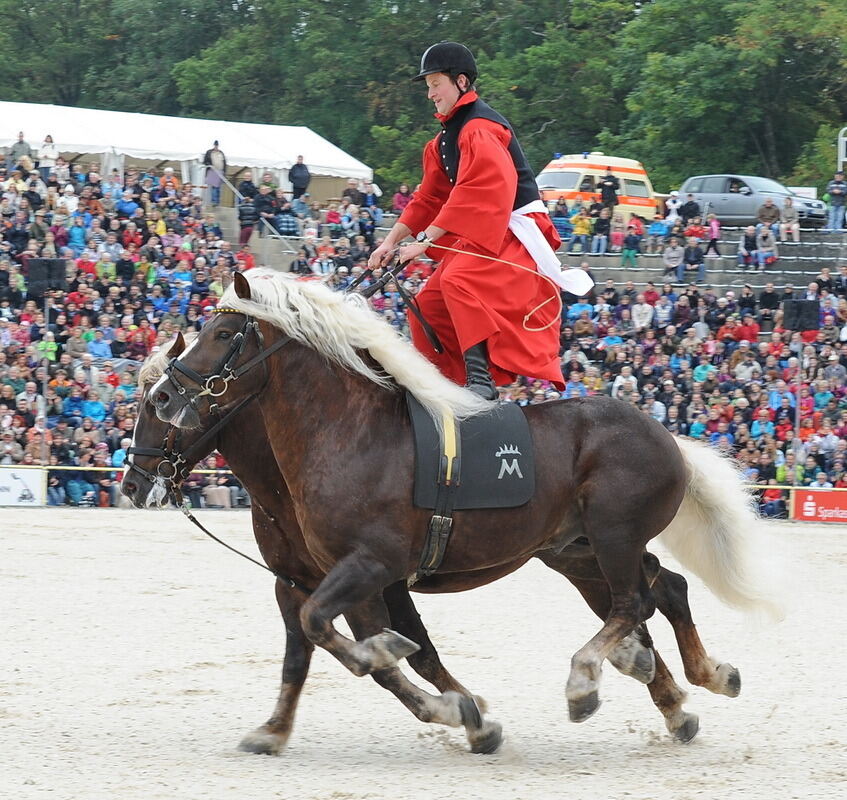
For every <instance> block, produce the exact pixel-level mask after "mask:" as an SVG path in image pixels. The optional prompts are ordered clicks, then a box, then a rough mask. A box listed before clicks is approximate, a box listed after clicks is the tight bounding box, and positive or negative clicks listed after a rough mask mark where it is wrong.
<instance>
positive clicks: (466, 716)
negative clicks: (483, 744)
mask: <svg viewBox="0 0 847 800" xmlns="http://www.w3.org/2000/svg"><path fill="white" fill-rule="evenodd" d="M459 713H460V714H461V715H462V725H464V726H465V728H467V729H468V730H469V731H471V730H473V731H476V730H479V729H480V728H482V714H481V713H480V710H479V706H478V705H477V704H476V700H474V699H473V697H467V696H466V695H459ZM474 752H476V751H474Z"/></svg>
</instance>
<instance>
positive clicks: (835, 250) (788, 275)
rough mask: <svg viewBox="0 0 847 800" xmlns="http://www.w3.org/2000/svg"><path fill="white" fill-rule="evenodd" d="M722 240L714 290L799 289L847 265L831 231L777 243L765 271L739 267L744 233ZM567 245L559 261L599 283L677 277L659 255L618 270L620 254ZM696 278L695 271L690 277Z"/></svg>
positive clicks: (711, 266)
mask: <svg viewBox="0 0 847 800" xmlns="http://www.w3.org/2000/svg"><path fill="white" fill-rule="evenodd" d="M723 233H724V236H723V239H722V240H721V243H720V245H719V246H720V250H721V252H723V253H725V254H726V255H724V256H722V257H721V258H707V259H706V280H705V283H707V284H710V285H712V286H714V287H715V288H716V289H732V288H738V287H741V286H743V285H744V284H745V283H749V284H750V285H751V286H752V287H754V288H761V287H763V286H764V285H765V284H766V283H768V282H773V283H774V284H775V285H776V286H777V287H778V288H779V287H782V286H785V285H786V284H789V283H790V284H793V285H794V286H797V287H800V286H805V285H806V284H808V283H809V282H810V281H813V280H814V279H815V277H816V276H817V275H818V273H819V272H820V271H821V269H822V268H823V267H829V269H830V271H831V273H832V274H833V275H836V274H837V273H838V267H839V265H841V264H847V234H844V233H827V232H822V231H819V230H804V231H802V232H801V236H803V238H804V239H805V241H801V242H800V243H799V244H788V243H781V244H780V245H779V260H778V261H777V262H776V264H773V265H771V266H769V267H768V268H767V269H766V270H765V271H764V272H758V271H753V270H750V269H746V270H745V269H742V268H741V267H739V266H738V261H737V258H736V252H737V249H738V244H737V243H738V239H739V238H740V236H741V231H740V229H732V228H730V229H727V228H724V231H723ZM566 249H567V244H565V245H563V247H562V248H561V249H560V250H559V252H558V253H557V255H558V256H559V260H560V261H561V262H562V263H563V264H566V265H568V266H577V265H578V264H580V263H582V262H583V261H587V262H588V263H589V264H590V265H591V271H592V274H593V275H594V277H595V279H596V280H597V281H598V282H601V281H606V280H609V279H612V280H614V281H615V282H616V283H619V282H624V281H633V282H634V283H635V284H636V286H637V287H642V286H644V285H645V284H646V283H647V281H653V283H656V284H661V283H664V282H666V281H670V282H672V283H674V282H676V277H675V276H668V277H667V278H665V277H664V267H663V265H662V256H661V254H654V255H647V254H642V255H640V256H639V257H638V267H637V268H635V269H633V268H631V267H627V268H625V269H624V268H621V267H620V260H621V257H620V254H619V253H610V254H606V255H602V256H596V255H590V254H588V255H583V254H581V253H570V254H568V253H566V252H565V251H566ZM690 274H691V275H692V276H696V273H690Z"/></svg>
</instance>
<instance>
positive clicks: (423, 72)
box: [412, 42, 477, 83]
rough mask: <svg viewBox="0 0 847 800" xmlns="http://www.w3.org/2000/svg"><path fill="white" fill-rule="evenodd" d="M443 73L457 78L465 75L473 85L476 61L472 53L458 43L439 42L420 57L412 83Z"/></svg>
mask: <svg viewBox="0 0 847 800" xmlns="http://www.w3.org/2000/svg"><path fill="white" fill-rule="evenodd" d="M436 72H444V73H446V74H447V75H452V76H453V77H454V78H457V77H458V76H459V75H467V76H468V80H469V81H470V82H471V83H473V82H474V81H476V78H477V71H476V60H475V59H474V57H473V53H471V51H470V50H468V48H467V47H465V46H464V45H463V44H459V43H458V42H439V43H438V44H433V45H431V46H430V47H428V48H427V49H426V51H425V52H424V54H423V55H422V56H421V67H420V71H419V72H418V74H417V75H415V77H414V78H412V80H413V81H422V80H423V79H424V78H425V77H426V76H427V75H433V74H435V73H436Z"/></svg>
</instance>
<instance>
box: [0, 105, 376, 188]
mask: <svg viewBox="0 0 847 800" xmlns="http://www.w3.org/2000/svg"><path fill="white" fill-rule="evenodd" d="M0 117H2V119H3V120H4V126H3V130H2V131H1V132H2V133H3V134H4V135H3V136H0V146H2V147H6V148H8V147H9V146H10V145H11V144H12V143H13V142H15V141H16V139H17V133H18V131H23V132H24V135H25V138H26V141H27V142H29V144H30V146H31V147H32V148H33V149H37V148H38V147H39V145H40V144H41V142H42V141H43V140H44V137H45V136H46V135H47V134H48V133H49V134H50V135H51V136H52V137H53V141H54V142H55V143H56V146H57V147H58V148H59V150H60V151H61V152H62V153H71V154H92V155H93V154H99V155H102V156H104V157H103V158H102V159H101V160H102V161H103V170H104V171H106V169H107V165H108V168H111V167H113V166H119V165H121V164H122V162H123V160H124V158H129V159H138V160H152V161H157V162H180V163H181V165H182V171H183V177H184V178H185V179H189V180H190V179H191V178H192V177H193V174H196V169H195V165H196V164H197V162H198V161H199V160H200V159H202V157H203V154H204V153H205V152H206V150H208V149H209V148H210V147H211V146H212V142H213V141H214V140H215V139H217V140H218V141H219V142H220V148H221V150H223V151H224V153H225V154H226V158H227V163H228V164H229V165H230V167H251V168H256V169H274V170H279V171H282V170H285V171H286V173H287V170H288V168H289V167H290V166H291V165H292V164H294V162H295V161H296V159H297V156H298V155H302V156H303V158H304V160H305V162H306V164H307V165H308V167H309V171H310V172H311V173H312V174H313V175H323V176H328V177H335V178H358V179H360V180H370V179H371V178H372V177H373V171H372V170H371V168H370V167H368V166H367V165H366V164H363V163H362V162H361V161H359V160H357V159H355V158H353V157H352V156H350V155H348V154H347V153H345V152H344V151H343V150H341V149H340V148H339V147H336V146H335V145H334V144H332V142H329V141H327V140H326V139H324V138H323V137H322V136H319V135H318V134H316V133H315V132H314V131H313V130H311V129H309V128H305V127H301V126H292V125H259V124H255V123H249V122H227V121H223V120H209V119H192V118H188V117H162V116H156V115H153V114H135V113H127V112H123V111H101V110H98V109H92V108H74V107H71V106H55V105H46V104H39V103H7V102H0ZM286 173H281V174H283V175H286V177H287V174H286ZM190 176H191V177H190ZM195 181H196V178H195Z"/></svg>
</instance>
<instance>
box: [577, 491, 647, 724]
mask: <svg viewBox="0 0 847 800" xmlns="http://www.w3.org/2000/svg"><path fill="white" fill-rule="evenodd" d="M621 491H622V492H623V491H624V490H623V489H622V490H621ZM638 505H639V504H638V502H637V501H636V500H635V499H633V500H631V501H630V502H629V503H627V502H626V498H625V497H624V498H621V502H620V503H617V502H616V503H614V504H610V503H609V499H608V497H606V496H601V495H600V494H599V490H598V493H597V494H596V495H595V496H593V497H588V496H587V497H585V498H584V501H583V509H584V510H583V524H584V528H585V531H586V535H587V536H588V539H589V542H590V543H591V546H592V549H593V550H594V554H595V557H596V558H597V563H598V565H599V567H600V570H601V572H602V573H603V576H604V577H605V578H606V583H607V584H608V585H609V592H610V608H609V614H608V615H607V616H606V619H605V622H604V624H603V627H602V628H601V629H600V631H599V632H598V633H597V634H595V635H594V636H593V637H592V638H591V639H590V640H589V641H588V643H587V644H585V645H584V646H583V647H582V648H580V649H579V650H578V651H577V652H576V653H574V655H573V657H572V658H571V672H570V675H569V677H568V683H567V688H566V696H567V698H568V712H569V714H570V718H571V720H572V721H573V722H582V721H583V720H586V719H588V718H589V717H590V716H591V715H592V714H593V713H594V712H595V711H596V710H597V707H598V706H599V705H600V696H599V687H600V678H601V676H602V668H603V662H604V661H605V660H606V659H607V658H608V657H609V655H610V654H611V653H612V652H613V651H614V649H615V647H616V646H617V645H618V644H619V643H620V642H621V641H622V640H623V639H624V637H626V636H628V635H629V634H630V633H632V632H633V631H634V630H635V628H636V627H637V626H638V625H639V624H640V623H641V622H643V621H644V620H646V619H649V617H650V616H651V615H652V613H653V611H654V610H655V603H654V601H653V598H652V594H651V592H650V587H649V585H648V583H647V579H646V577H645V575H644V570H643V567H642V560H641V556H642V551H643V548H644V544H645V539H644V538H642V536H640V535H639V532H638V530H637V529H636V528H635V527H634V526H635V525H636V524H638V523H637V522H636V520H634V519H631V518H621V517H620V516H616V509H618V508H624V509H625V508H627V507H628V508H630V509H631V508H633V507H638ZM644 516H645V517H647V516H649V515H647V514H645V515H644ZM639 522H640V525H644V526H649V525H650V521H649V520H648V519H645V520H643V521H639Z"/></svg>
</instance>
